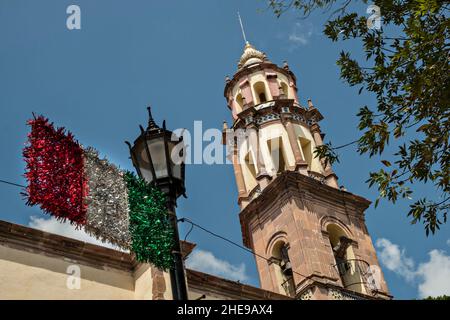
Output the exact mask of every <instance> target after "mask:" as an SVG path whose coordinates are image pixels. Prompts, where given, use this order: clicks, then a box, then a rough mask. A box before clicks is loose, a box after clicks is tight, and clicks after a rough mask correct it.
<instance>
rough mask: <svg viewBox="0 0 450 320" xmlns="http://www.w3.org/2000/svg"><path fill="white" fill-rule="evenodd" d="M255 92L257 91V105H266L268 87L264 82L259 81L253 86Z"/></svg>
mask: <svg viewBox="0 0 450 320" xmlns="http://www.w3.org/2000/svg"><path fill="white" fill-rule="evenodd" d="M253 90H255V95H256V97H255V98H256V99H255V100H256V102H257V104H260V103H264V102H266V101H267V93H266V85H265V84H264V82H262V81H259V82H256V83H255V84H254V85H253Z"/></svg>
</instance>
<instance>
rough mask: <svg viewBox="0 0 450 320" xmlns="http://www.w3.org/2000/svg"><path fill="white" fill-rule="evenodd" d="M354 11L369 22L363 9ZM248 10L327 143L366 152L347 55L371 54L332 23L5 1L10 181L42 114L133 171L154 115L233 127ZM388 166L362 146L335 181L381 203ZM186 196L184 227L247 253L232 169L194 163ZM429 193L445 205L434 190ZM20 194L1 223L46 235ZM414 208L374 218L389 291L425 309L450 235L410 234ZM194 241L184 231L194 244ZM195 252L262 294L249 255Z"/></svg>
mask: <svg viewBox="0 0 450 320" xmlns="http://www.w3.org/2000/svg"><path fill="white" fill-rule="evenodd" d="M70 4H77V5H79V6H80V8H81V19H82V20H81V30H72V31H69V30H68V29H67V28H66V18H67V14H66V8H67V6H68V5H70ZM356 9H357V10H360V11H359V12H360V13H361V14H364V13H365V8H364V7H358V8H356ZM238 10H239V11H240V12H241V16H242V17H243V19H244V25H245V28H246V33H247V37H248V39H249V40H250V42H251V43H252V44H254V46H255V47H256V48H258V49H259V50H261V51H264V52H266V54H267V55H268V57H269V59H270V60H271V61H273V62H275V63H278V64H281V63H282V61H283V60H287V61H288V62H289V65H290V68H291V70H293V71H294V73H295V74H296V76H297V78H298V83H297V85H298V88H299V91H298V93H299V98H300V100H301V102H302V103H303V104H306V100H307V99H308V98H312V100H313V102H314V104H315V106H316V107H317V108H319V110H320V111H321V112H322V114H323V115H324V116H325V120H323V121H322V123H321V127H322V130H323V132H325V133H326V140H332V141H333V142H334V144H335V145H338V144H343V143H346V142H348V141H352V140H354V139H355V137H357V135H358V131H357V128H356V125H357V117H356V116H355V114H356V112H357V110H358V108H359V107H360V106H362V105H364V104H369V105H370V104H372V105H373V103H374V98H373V97H371V96H369V95H364V94H363V95H358V94H357V89H355V88H349V87H348V86H347V85H346V84H345V83H343V82H342V81H341V80H340V79H339V69H338V67H337V66H336V64H335V61H336V59H337V57H338V54H339V52H340V51H341V50H342V49H344V48H346V49H350V50H351V51H352V52H355V53H356V54H357V55H358V56H360V51H359V48H358V46H357V44H356V43H348V44H342V43H339V44H336V43H332V42H330V41H329V40H328V39H326V38H325V37H324V36H323V34H322V26H323V22H324V20H325V19H326V18H327V17H328V16H329V14H319V13H318V14H314V15H312V16H311V17H309V18H308V19H304V20H302V19H298V16H297V15H296V14H295V12H292V13H289V14H286V15H285V16H283V17H282V18H280V19H277V18H276V17H275V16H274V15H273V14H272V13H271V12H270V11H268V10H266V6H265V2H264V1H258V0H252V1H237V0H236V1H234V0H233V1H232V0H229V1H219V0H215V1H212V0H196V1H189V2H188V1H104V0H97V1H82V0H77V1H56V0H55V1H47V0H41V1H23V0H15V1H8V0H4V1H1V2H0V41H1V42H0V108H1V117H0V126H1V128H2V134H1V135H0V146H1V150H2V155H1V157H0V179H5V180H10V181H14V182H19V183H25V181H24V178H23V176H22V175H23V173H24V162H23V160H22V156H21V149H22V147H23V144H24V142H25V140H26V133H27V131H28V128H27V127H26V125H25V122H26V120H27V119H28V118H30V116H31V112H33V111H34V112H37V113H42V114H44V115H46V116H47V117H49V118H50V119H51V120H52V121H54V122H55V123H56V124H57V125H60V126H65V127H66V128H68V129H70V130H71V131H72V132H73V133H74V134H75V136H76V137H77V138H78V140H79V141H80V142H81V143H82V144H84V145H89V146H93V147H95V148H97V149H98V150H100V151H101V153H102V154H103V155H106V156H107V157H108V158H109V159H110V160H111V162H113V163H115V164H118V165H120V166H121V167H122V168H124V169H132V167H131V163H130V161H129V159H128V151H127V147H126V145H125V144H124V143H123V141H124V140H133V139H134V138H135V137H136V136H137V134H138V132H139V130H138V124H145V123H146V117H147V115H146V110H145V107H146V106H147V105H148V104H151V105H152V106H153V110H154V116H155V118H156V120H157V121H158V122H161V121H162V119H166V120H167V123H168V126H169V127H170V128H181V127H186V128H188V129H192V127H193V123H194V121H195V120H201V121H203V127H204V128H221V124H222V121H223V120H224V119H226V120H228V121H229V122H230V119H231V116H230V113H229V110H228V108H227V107H226V102H225V99H224V97H223V88H224V79H225V76H226V75H230V76H232V75H233V73H234V72H235V71H236V68H237V60H238V59H239V57H240V55H241V53H242V50H243V40H242V36H241V32H240V27H239V23H238V20H237V15H236V12H237V11H238ZM377 161H379V159H368V158H367V157H361V156H359V155H358V154H357V153H356V151H355V149H354V148H352V147H350V148H348V149H346V150H345V151H342V154H341V163H340V164H337V165H335V167H334V169H335V172H336V173H337V175H338V176H339V178H340V180H339V181H340V184H343V185H345V187H346V188H347V189H348V190H349V191H350V192H353V193H356V194H359V195H362V196H364V197H366V198H368V199H372V200H374V199H375V198H376V190H370V189H368V186H367V185H366V183H365V180H366V179H367V177H368V172H369V170H371V169H372V168H374V166H377V165H378V162H377ZM186 184H187V194H188V199H180V201H179V209H178V215H179V216H188V217H190V218H191V219H193V220H194V221H196V222H198V223H200V224H202V225H203V226H205V227H208V228H210V229H212V230H215V231H217V232H219V233H221V234H223V235H225V236H227V237H228V238H230V239H233V240H234V241H236V242H238V243H241V241H242V240H241V233H240V226H239V219H238V213H239V208H238V206H237V204H236V195H237V191H236V184H235V181H234V175H233V170H232V166H230V165H215V166H208V165H190V166H188V167H187V177H186ZM419 189H420V192H421V193H422V194H427V195H433V193H434V190H433V189H432V188H429V187H422V186H421V187H420V188H419ZM18 191H19V190H18V189H17V188H14V187H10V186H6V185H0V202H1V204H2V210H1V211H0V219H2V220H7V221H12V222H16V223H20V224H25V225H28V224H30V225H33V226H36V227H38V226H39V225H38V224H36V221H44V220H43V219H45V218H47V217H46V216H44V215H43V214H41V213H40V210H39V209H38V208H29V207H27V206H25V203H24V200H23V198H22V196H21V195H20V194H19V192H18ZM408 204H409V202H407V201H402V202H399V203H397V204H395V205H393V204H390V203H386V202H381V204H380V206H379V207H378V208H377V209H376V210H375V209H374V208H373V207H370V208H369V209H368V210H367V212H366V221H367V225H368V228H369V232H370V233H371V235H372V238H373V241H374V243H375V242H377V240H378V244H379V246H378V249H379V255H380V256H381V257H382V259H381V260H382V261H383V271H384V273H385V277H386V279H387V282H388V285H389V287H390V290H391V293H392V294H393V295H394V296H395V297H396V298H415V297H418V296H420V295H421V292H422V293H423V292H441V291H442V290H448V287H449V286H448V285H447V286H446V287H442V282H443V283H444V284H445V283H447V284H448V282H449V281H450V280H448V279H449V278H443V280H442V281H440V280H439V278H438V277H435V276H433V274H435V275H436V274H439V275H447V274H448V272H449V270H450V266H449V264H450V258H449V257H448V255H447V252H449V251H450V247H449V245H448V239H450V233H449V228H450V226H448V225H446V226H444V227H443V228H442V230H441V231H440V232H439V233H438V234H437V235H435V236H431V237H429V238H427V237H425V234H424V232H423V226H422V225H421V224H418V225H414V226H411V225H410V224H409V220H408V218H407V217H406V212H407V208H408ZM31 216H34V217H36V218H34V220H30V217H31ZM33 223H34V224H33ZM186 231H187V228H186V227H184V226H181V236H182V237H184V235H185V233H186ZM380 239H384V240H380ZM188 240H189V241H193V242H195V243H197V244H198V249H200V251H199V252H200V253H199V254H197V257H196V259H198V260H196V262H197V265H200V267H201V263H200V264H199V263H198V262H199V261H203V260H201V259H204V260H208V261H213V262H214V264H213V265H210V266H209V268H210V270H209V271H211V272H215V273H218V274H222V275H224V276H230V277H236V278H240V279H241V280H242V281H244V282H247V283H250V284H253V285H258V276H257V273H256V268H255V263H254V259H253V257H252V256H251V255H249V254H247V253H246V252H243V251H242V250H239V249H237V248H235V247H232V246H230V245H229V244H227V243H224V242H223V241H222V240H218V239H215V238H211V237H210V236H209V235H207V234H205V233H203V232H202V231H200V230H196V229H194V231H193V232H192V233H191V234H190V235H189V237H188ZM385 240H386V241H385ZM433 250H434V251H433ZM433 254H434V255H433ZM207 271H208V270H207ZM435 282H438V283H437V284H436V283H435ZM433 286H434V287H433ZM436 288H437V289H436ZM446 288H447V289H446ZM434 289H436V290H437V291H436V290H435V291H426V290H434ZM439 290H441V291H439ZM447 292H448V291H447Z"/></svg>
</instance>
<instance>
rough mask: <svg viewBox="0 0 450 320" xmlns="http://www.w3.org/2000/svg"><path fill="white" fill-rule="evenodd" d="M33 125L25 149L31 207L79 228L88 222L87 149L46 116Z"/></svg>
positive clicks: (26, 175) (33, 120) (28, 203)
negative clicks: (39, 208)
mask: <svg viewBox="0 0 450 320" xmlns="http://www.w3.org/2000/svg"><path fill="white" fill-rule="evenodd" d="M27 124H28V125H30V126H31V132H30V133H29V134H28V144H27V146H26V147H25V148H24V150H23V156H24V158H25V161H26V172H25V177H26V178H27V180H28V187H27V193H26V197H27V205H30V206H33V205H37V204H38V205H40V207H41V209H42V210H43V211H44V212H46V213H48V214H51V215H52V216H55V217H56V218H57V219H59V220H66V219H68V220H69V221H70V222H71V223H73V224H76V225H84V224H85V223H86V205H85V204H84V201H83V199H84V196H85V194H86V192H87V183H86V179H85V177H84V168H83V166H84V161H83V149H82V148H81V146H80V145H79V144H78V142H77V141H76V140H75V139H74V137H73V135H72V134H71V133H70V132H67V134H66V133H65V130H64V128H57V129H55V128H54V126H53V124H52V123H49V122H48V119H46V118H44V117H43V116H39V117H37V118H36V117H35V118H34V119H32V120H29V121H28V122H27Z"/></svg>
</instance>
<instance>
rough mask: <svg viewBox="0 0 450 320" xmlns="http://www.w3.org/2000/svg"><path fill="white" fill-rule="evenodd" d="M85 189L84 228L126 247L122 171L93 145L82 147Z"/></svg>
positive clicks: (126, 227)
mask: <svg viewBox="0 0 450 320" xmlns="http://www.w3.org/2000/svg"><path fill="white" fill-rule="evenodd" d="M84 158H85V161H84V168H85V171H84V173H85V176H86V178H87V184H88V190H89V192H87V194H86V197H85V199H84V201H85V204H86V206H87V217H86V226H85V228H84V229H85V230H86V232H87V233H89V234H91V235H93V236H95V237H96V238H97V239H100V240H102V241H109V242H111V243H113V244H115V245H118V246H120V247H122V248H129V247H130V232H129V219H128V190H127V185H126V183H125V181H124V177H123V175H124V174H123V172H122V171H120V170H119V169H118V168H117V167H116V166H115V165H113V164H110V163H109V162H108V161H107V160H106V159H100V157H99V155H98V152H97V151H96V150H95V149H93V148H86V149H85V150H84Z"/></svg>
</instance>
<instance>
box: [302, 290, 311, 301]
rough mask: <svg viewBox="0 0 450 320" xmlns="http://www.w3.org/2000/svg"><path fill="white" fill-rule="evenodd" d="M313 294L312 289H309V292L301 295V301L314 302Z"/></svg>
mask: <svg viewBox="0 0 450 320" xmlns="http://www.w3.org/2000/svg"><path fill="white" fill-rule="evenodd" d="M312 297H313V293H312V290H311V289H308V290H307V291H305V292H303V293H302V294H301V295H300V300H312Z"/></svg>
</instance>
